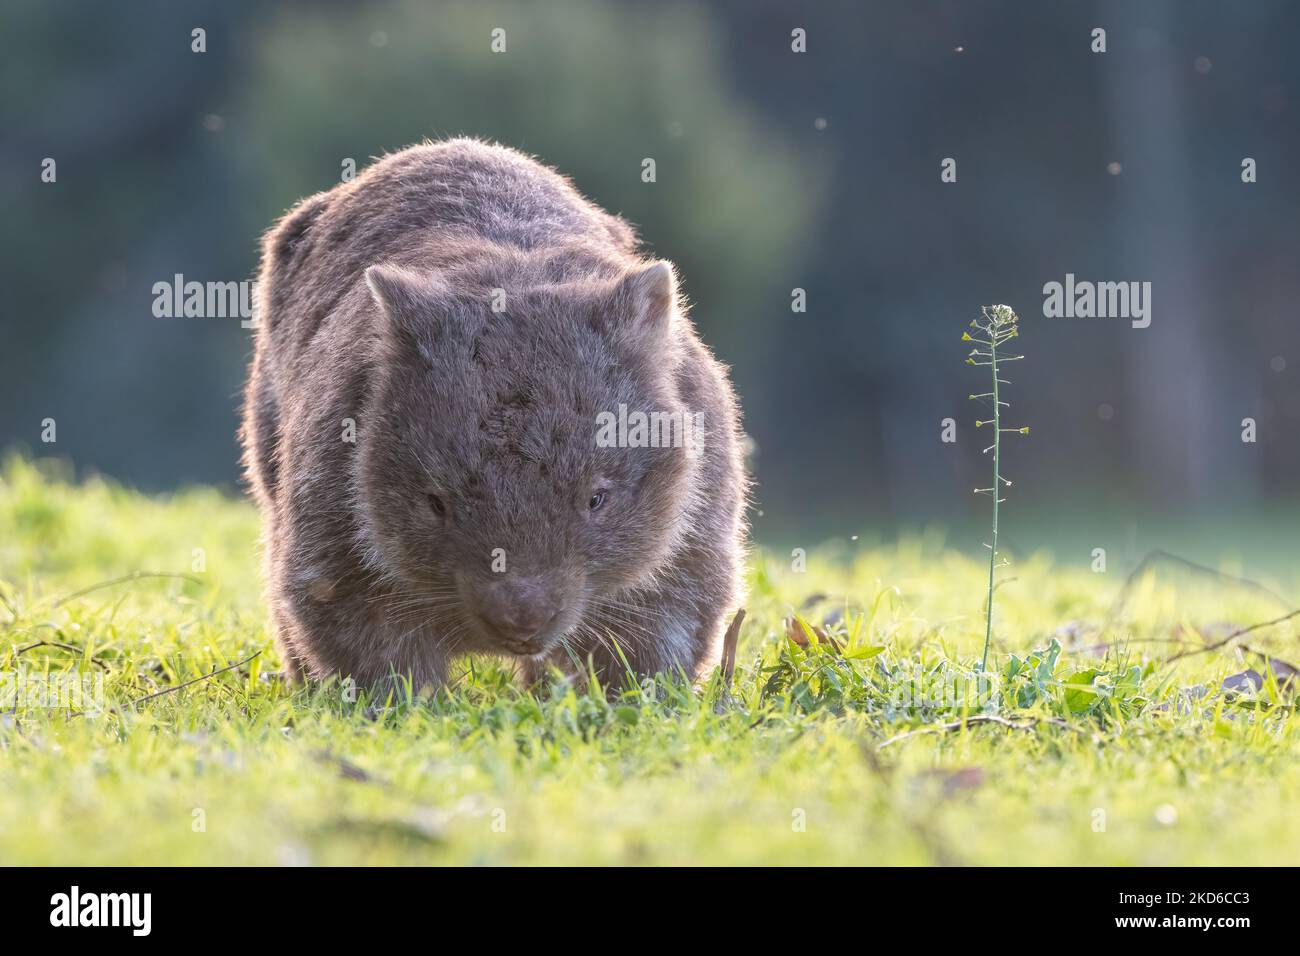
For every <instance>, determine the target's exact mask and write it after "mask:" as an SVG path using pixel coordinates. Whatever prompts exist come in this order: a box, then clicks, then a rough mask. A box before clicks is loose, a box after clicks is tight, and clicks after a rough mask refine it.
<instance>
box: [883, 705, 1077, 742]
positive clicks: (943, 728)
mask: <svg viewBox="0 0 1300 956" xmlns="http://www.w3.org/2000/svg"><path fill="white" fill-rule="evenodd" d="M972 724H997V725H998V726H1000V727H1006V728H1008V729H1010V730H1033V729H1034V728H1035V727H1037V726H1038V725H1039V724H1051V725H1052V726H1053V727H1064V728H1065V729H1066V730H1072V731H1074V732H1075V733H1076V734H1081V733H1083V731H1082V730H1080V729H1079V728H1078V727H1075V726H1074V725H1073V724H1071V723H1068V722H1067V721H1064V720H1062V719H1061V718H1060V717H1026V718H1025V720H1024V721H1023V722H1021V723H1017V722H1016V721H1014V720H1008V719H1007V718H1006V717H1000V716H998V715H997V714H972V715H971V716H969V717H964V718H962V719H961V720H954V721H952V722H951V723H947V724H933V725H931V726H929V727H918V728H917V729H916V730H909V731H907V732H906V733H902V734H898V735H897V736H896V737H890V738H889V739H888V740H886V741H885V742H884V743H882V744H880V746H878V747H877V748H876V749H877V750H884V749H885V748H886V747H888V746H889V745H890V744H896V743H898V742H899V741H900V740H906V739H907V738H908V737H915V736H918V735H919V734H940V733H949V732H951V731H954V730H961V729H962V728H963V727H969V726H970V725H972Z"/></svg>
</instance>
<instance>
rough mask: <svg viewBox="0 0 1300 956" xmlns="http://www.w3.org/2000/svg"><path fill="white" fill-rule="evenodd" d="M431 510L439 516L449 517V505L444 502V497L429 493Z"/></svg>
mask: <svg viewBox="0 0 1300 956" xmlns="http://www.w3.org/2000/svg"><path fill="white" fill-rule="evenodd" d="M429 510H430V511H432V512H433V513H434V514H436V515H437V516H438V517H439V518H445V517H447V506H446V505H444V504H443V503H442V499H441V498H439V497H438V496H437V495H429Z"/></svg>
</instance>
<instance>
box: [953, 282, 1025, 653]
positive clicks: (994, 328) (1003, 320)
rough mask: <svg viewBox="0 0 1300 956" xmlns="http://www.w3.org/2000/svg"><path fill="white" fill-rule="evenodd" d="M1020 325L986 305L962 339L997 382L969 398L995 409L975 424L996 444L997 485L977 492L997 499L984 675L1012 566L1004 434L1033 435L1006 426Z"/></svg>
mask: <svg viewBox="0 0 1300 956" xmlns="http://www.w3.org/2000/svg"><path fill="white" fill-rule="evenodd" d="M1019 321H1020V318H1019V316H1017V315H1016V313H1015V311H1014V310H1013V309H1012V308H1011V306H1009V305H986V306H983V307H982V308H981V309H980V318H978V319H975V320H973V321H972V322H971V324H970V327H971V328H972V329H974V330H975V334H973V335H972V334H971V333H970V332H969V331H967V332H963V333H962V337H961V339H962V341H963V342H973V343H974V344H975V348H973V349H971V351H970V354H969V355H968V356H967V357H966V364H967V365H976V366H981V367H986V368H988V369H989V372H990V375H991V376H992V379H993V390H992V391H990V392H981V393H980V394H978V395H971V396H969V397H970V399H971V400H972V401H984V400H991V401H992V406H993V417H992V418H990V419H988V420H986V421H981V420H979V419H977V420H976V421H975V427H976V428H983V427H984V426H986V425H992V426H993V444H991V445H989V446H988V447H987V448H985V449H984V454H986V455H987V454H988V453H989V452H992V453H993V485H992V487H990V488H976V489H975V494H977V495H988V496H990V497H991V498H992V499H993V531H992V540H991V541H986V542H985V543H984V547H986V548H988V549H989V582H988V594H987V600H986V602H985V610H984V614H985V617H984V655H983V658H982V660H981V661H980V670H981V671H984V670H987V669H988V663H989V645H990V644H991V643H992V641H993V592H994V591H995V590H997V585H996V584H995V575H996V573H997V569H998V568H999V567H1003V566H1005V565H1006V564H1008V563H1009V562H1007V561H1002V562H1001V564H999V563H998V557H999V554H998V506H999V505H1001V504H1002V502H1003V501H1005V500H1006V499H1005V498H1003V497H1002V496H1001V490H1002V489H1003V488H1010V487H1011V482H1010V481H1009V480H1008V479H1006V478H1004V477H1003V476H1002V434H1003V432H1010V433H1012V434H1017V435H1028V434H1029V429H1028V428H1027V427H1013V428H1004V427H1003V425H1002V409H1003V408H1009V407H1010V403H1009V402H1006V401H1003V400H1002V392H1001V387H1002V386H1003V385H1010V384H1011V383H1010V382H1008V381H1007V380H1006V379H1004V378H1002V377H1001V375H1000V374H999V373H1000V370H1001V367H1002V365H1003V363H1006V362H1017V361H1019V360H1021V359H1023V358H1024V356H1023V355H1008V354H1006V353H1005V352H1004V351H1000V350H1001V349H1002V347H1003V346H1004V345H1006V343H1007V342H1009V341H1011V339H1014V338H1015V337H1016V336H1018V335H1019V334H1020V330H1019V325H1018V323H1019Z"/></svg>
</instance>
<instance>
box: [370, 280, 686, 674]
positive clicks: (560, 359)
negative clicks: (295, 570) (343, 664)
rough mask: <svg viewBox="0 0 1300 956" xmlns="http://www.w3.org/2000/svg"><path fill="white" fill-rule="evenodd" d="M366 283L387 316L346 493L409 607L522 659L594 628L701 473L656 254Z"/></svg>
mask: <svg viewBox="0 0 1300 956" xmlns="http://www.w3.org/2000/svg"><path fill="white" fill-rule="evenodd" d="M366 279H367V282H368V284H369V286H370V290H371V293H372V295H373V297H374V299H375V302H376V304H377V306H378V309H379V311H380V312H381V313H382V315H383V319H382V320H381V321H380V325H381V333H380V336H381V341H380V347H379V349H378V352H377V355H378V358H377V362H378V366H377V369H376V372H377V374H376V375H375V376H374V378H373V380H374V381H375V382H376V385H375V392H374V393H373V394H372V395H371V396H369V399H368V405H367V407H368V408H369V409H370V411H369V412H368V413H367V416H366V419H367V420H365V421H363V422H361V423H359V435H360V441H359V445H360V449H359V450H360V453H361V454H362V456H363V461H362V470H363V476H364V477H363V481H362V483H361V487H360V489H359V496H360V500H359V502H358V504H359V507H360V509H361V511H362V514H363V516H364V523H365V528H366V534H367V536H368V538H369V541H368V544H369V546H370V548H371V549H372V553H373V554H375V555H376V556H377V558H378V560H379V561H380V563H381V564H382V565H383V571H385V572H386V573H387V574H388V575H389V576H390V577H393V578H396V579H398V580H400V581H401V582H402V588H401V591H402V592H403V593H404V595H408V596H409V597H408V600H407V602H405V605H404V606H405V608H406V611H407V612H408V616H407V618H406V620H408V621H410V620H412V618H411V616H410V612H411V607H412V605H411V603H410V601H412V600H413V601H414V602H415V608H416V610H415V615H416V616H417V617H418V616H419V615H421V614H428V615H429V618H430V622H431V623H434V624H435V625H436V626H437V629H438V630H439V631H440V632H441V633H442V635H443V637H444V639H446V640H447V641H449V642H452V643H454V645H455V646H456V647H457V648H459V649H465V650H474V649H480V650H489V651H493V652H498V653H508V654H516V655H522V656H531V655H538V654H544V653H547V652H548V651H550V650H552V649H553V648H555V647H556V645H557V644H558V643H559V642H560V641H561V640H562V639H563V638H565V637H566V636H568V635H574V636H578V635H580V634H583V633H586V634H587V636H592V631H596V632H600V633H603V632H602V621H603V620H607V619H609V618H610V617H611V616H612V615H614V614H615V613H616V611H615V609H616V608H617V607H618V605H619V604H620V603H624V604H625V602H626V599H627V594H626V592H627V591H628V590H629V589H633V588H635V587H637V586H638V585H642V584H646V583H648V582H649V580H650V579H651V578H652V577H653V575H654V573H655V571H656V570H657V569H659V568H661V567H662V566H663V564H664V562H665V560H666V558H667V557H668V555H669V554H670V552H671V551H672V550H673V548H674V546H675V545H676V543H677V541H678V540H679V538H680V536H681V535H682V534H683V533H684V531H685V530H686V529H685V524H686V521H687V520H688V518H687V511H688V507H689V505H690V504H691V502H692V497H693V495H692V489H693V488H694V487H695V484H696V482H698V481H699V480H700V478H699V476H698V469H697V464H698V457H699V453H700V449H701V447H702V443H703V441H704V440H705V435H704V428H705V426H707V425H708V424H710V423H708V422H706V421H703V420H702V418H703V415H702V410H701V409H695V408H686V407H684V405H683V400H682V395H681V392H680V389H679V381H678V373H679V369H680V365H681V359H682V349H683V345H682V340H683V337H682V336H681V334H680V331H681V330H680V328H679V323H682V322H684V321H686V320H685V318H684V317H683V316H682V315H681V312H680V309H679V307H678V301H677V291H676V283H675V280H674V277H673V270H672V267H671V266H670V265H669V264H668V263H666V262H654V263H650V264H644V265H639V266H636V267H634V268H631V269H630V270H629V271H628V272H626V274H623V275H621V276H611V277H608V278H600V279H594V278H584V279H581V280H579V281H576V282H575V281H559V282H555V283H553V284H546V283H543V284H536V283H530V284H529V287H527V288H521V289H501V288H492V287H491V286H490V280H474V279H473V278H470V279H466V278H465V277H464V276H463V275H462V276H458V277H454V278H453V277H451V276H447V275H436V274H435V275H417V274H413V273H411V272H409V271H406V270H404V269H400V268H397V267H394V266H389V265H380V266H374V267H372V268H370V269H369V270H368V271H367V273H366ZM643 421H644V423H643ZM621 592H622V594H621ZM421 601H424V602H425V604H423V605H421V604H420V603H419V602H421ZM412 623H415V622H414V621H413V622H412Z"/></svg>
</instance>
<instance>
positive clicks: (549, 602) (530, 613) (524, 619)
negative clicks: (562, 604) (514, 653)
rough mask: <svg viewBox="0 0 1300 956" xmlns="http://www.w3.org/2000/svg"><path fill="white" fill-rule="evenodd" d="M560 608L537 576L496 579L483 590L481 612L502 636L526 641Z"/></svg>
mask: <svg viewBox="0 0 1300 956" xmlns="http://www.w3.org/2000/svg"><path fill="white" fill-rule="evenodd" d="M558 610H559V602H558V601H557V600H556V598H555V596H554V594H553V593H552V592H551V589H550V588H548V587H546V586H545V585H544V584H543V583H542V582H540V581H538V580H537V579H535V578H507V579H505V580H502V581H493V582H492V583H491V584H488V585H487V586H485V587H484V588H482V589H481V590H480V591H479V608H478V611H479V614H480V616H481V617H482V618H483V620H484V621H485V622H487V624H488V626H490V627H491V628H492V630H494V631H496V633H497V634H499V635H500V636H501V637H504V638H507V639H509V640H514V641H524V640H527V639H528V638H530V637H532V636H533V635H534V634H536V633H537V632H538V631H540V630H542V629H543V628H544V627H546V625H547V624H549V623H550V622H551V619H552V618H553V617H555V614H556V612H557V611H558Z"/></svg>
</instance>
